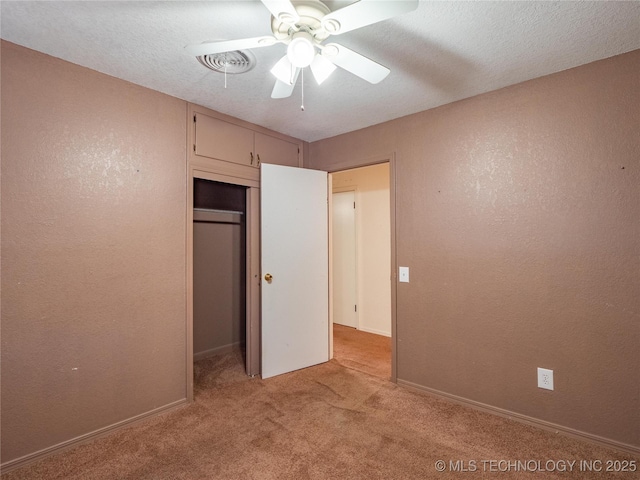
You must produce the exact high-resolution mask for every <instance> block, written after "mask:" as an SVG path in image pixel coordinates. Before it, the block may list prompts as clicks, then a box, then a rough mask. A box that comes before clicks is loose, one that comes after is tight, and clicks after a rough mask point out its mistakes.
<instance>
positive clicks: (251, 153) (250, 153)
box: [249, 152, 253, 165]
mask: <svg viewBox="0 0 640 480" xmlns="http://www.w3.org/2000/svg"><path fill="white" fill-rule="evenodd" d="M249 155H251V165H253V152H249Z"/></svg>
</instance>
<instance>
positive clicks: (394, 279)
mask: <svg viewBox="0 0 640 480" xmlns="http://www.w3.org/2000/svg"><path fill="white" fill-rule="evenodd" d="M381 163H388V164H389V202H390V205H389V217H390V219H389V221H390V223H391V225H390V232H391V255H390V256H391V277H390V279H389V281H390V282H391V381H392V382H393V383H397V377H398V375H397V370H398V367H397V364H398V349H397V295H398V259H397V243H396V155H395V152H392V153H387V154H383V155H377V156H375V157H368V158H364V159H356V160H353V161H351V160H349V161H343V162H339V163H334V164H332V165H327V166H326V167H325V166H323V168H325V169H326V170H327V171H328V172H329V174H332V173H337V172H342V171H344V170H353V169H354V168H362V167H370V166H372V165H379V164H381ZM329 177H330V178H331V175H329ZM330 212H331V210H330ZM329 224H331V221H330V222H329ZM329 278H330V279H331V277H329ZM332 287H333V286H332ZM330 325H331V328H330V330H331V333H332V336H333V323H331V324H330ZM332 347H333V342H332ZM332 357H333V355H332Z"/></svg>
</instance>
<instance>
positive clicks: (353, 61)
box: [322, 43, 391, 83]
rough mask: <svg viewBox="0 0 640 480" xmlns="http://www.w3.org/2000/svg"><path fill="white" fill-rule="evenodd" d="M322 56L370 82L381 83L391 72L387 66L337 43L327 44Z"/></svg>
mask: <svg viewBox="0 0 640 480" xmlns="http://www.w3.org/2000/svg"><path fill="white" fill-rule="evenodd" d="M322 56H323V57H325V58H326V59H328V60H330V61H331V62H332V63H334V64H336V65H337V66H339V67H340V68H343V69H345V70H346V71H347V72H351V73H353V74H354V75H357V76H358V77H360V78H362V79H364V80H366V81H367V82H369V83H379V82H381V81H382V80H384V79H385V77H386V76H387V75H389V73H390V72H391V70H389V69H388V68H387V67H385V66H383V65H380V64H379V63H377V62H374V61H373V60H370V59H368V58H367V57H364V56H362V55H360V54H359V53H356V52H354V51H353V50H350V49H348V48H347V47H343V46H342V45H338V44H337V43H329V44H328V45H325V46H324V47H323V49H322Z"/></svg>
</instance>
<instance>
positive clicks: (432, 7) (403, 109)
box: [0, 0, 640, 141]
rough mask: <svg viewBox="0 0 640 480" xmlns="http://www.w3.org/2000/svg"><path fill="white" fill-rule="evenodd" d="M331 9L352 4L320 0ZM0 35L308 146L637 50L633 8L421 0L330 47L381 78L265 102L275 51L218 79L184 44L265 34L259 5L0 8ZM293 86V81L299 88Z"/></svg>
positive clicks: (308, 80) (638, 11)
mask: <svg viewBox="0 0 640 480" xmlns="http://www.w3.org/2000/svg"><path fill="white" fill-rule="evenodd" d="M324 3H325V4H326V5H327V6H328V7H329V8H330V9H332V10H335V9H337V8H340V7H343V6H345V5H348V4H350V3H352V1H326V2H324ZM0 6H1V11H0V14H1V29H0V36H1V37H2V38H3V39H5V40H8V41H10V42H13V43H17V44H20V45H23V46H26V47H29V48H32V49H34V50H38V51H41V52H44V53H47V54H50V55H53V56H55V57H59V58H62V59H65V60H68V61H70V62H73V63H76V64H79V65H83V66H86V67H89V68H91V69H94V70H98V71H100V72H104V73H106V74H109V75H112V76H115V77H118V78H122V79H124V80H128V81H130V82H133V83H137V84H139V85H143V86H146V87H149V88H152V89H154V90H158V91H161V92H164V93H167V94H169V95H173V96H176V97H179V98H182V99H184V100H188V101H190V102H194V103H197V104H199V105H203V106H206V107H209V108H212V109H214V110H217V111H220V112H223V113H226V114H229V115H232V116H234V117H238V118H241V119H243V120H246V121H249V122H252V123H256V124H258V125H262V126H265V127H267V128H271V129H273V130H276V131H279V132H282V133H286V134H289V135H292V136H294V137H297V138H300V139H303V140H307V141H314V140H319V139H322V138H326V137H330V136H334V135H337V134H340V133H345V132H348V131H352V130H356V129H359V128H363V127H366V126H368V125H372V124H376V123H380V122H383V121H386V120H390V119H393V118H397V117H401V116H404V115H408V114H411V113H415V112H418V111H421V110H426V109H429V108H433V107H436V106H439V105H443V104H446V103H450V102H453V101H456V100H460V99H463V98H467V97H470V96H473V95H477V94H479V93H483V92H488V91H491V90H496V89H498V88H501V87H505V86H507V85H512V84H515V83H519V82H522V81H525V80H529V79H532V78H536V77H539V76H542V75H547V74H550V73H553V72H557V71H560V70H565V69H567V68H571V67H575V66H578V65H582V64H585V63H589V62H592V61H595V60H599V59H602V58H606V57H610V56H613V55H617V54H620V53H624V52H627V51H631V50H635V49H638V48H640V2H584V1H581V2H565V1H562V2H555V1H543V2H474V1H472V2H431V1H421V2H420V6H419V7H418V9H417V10H415V11H414V12H411V13H408V14H405V15H402V16H400V17H396V18H394V19H391V20H387V21H384V22H381V23H378V24H376V25H372V26H368V27H365V28H362V29H359V30H355V31H352V32H348V33H345V34H344V35H341V36H339V37H331V40H332V41H337V42H339V43H341V44H343V45H345V46H346V47H349V48H351V49H353V50H356V51H357V52H359V53H361V54H363V55H365V56H367V57H369V58H371V59H373V60H375V61H377V62H379V63H382V64H383V65H385V66H387V67H389V68H390V69H391V74H390V75H389V76H388V77H387V78H386V79H385V80H383V81H382V82H381V83H379V84H377V85H371V84H369V83H367V82H365V81H364V80H361V79H360V78H358V77H355V76H354V75H351V74H350V73H348V72H346V71H344V70H341V69H338V70H337V71H336V72H335V73H334V74H333V75H332V76H331V77H330V78H329V79H328V80H327V81H326V82H325V83H323V84H322V86H317V85H316V84H315V81H314V80H313V78H312V76H311V75H306V76H305V77H304V82H305V83H304V95H305V98H304V104H305V111H304V112H303V111H301V109H300V104H301V88H300V85H298V86H296V89H295V90H294V92H293V95H292V96H291V97H290V98H288V99H279V100H274V99H271V98H270V95H271V90H272V88H273V84H274V77H273V76H272V75H271V74H270V72H269V70H270V69H271V67H272V66H273V65H274V64H275V63H276V61H277V60H278V59H279V58H280V57H281V56H282V55H284V53H285V49H286V47H285V46H284V45H281V44H277V45H274V46H272V47H267V48H260V49H256V50H254V51H253V53H254V54H255V57H256V61H257V65H256V67H255V68H254V69H253V70H251V71H249V72H248V73H244V74H241V75H233V76H228V78H227V88H225V87H224V75H222V74H220V73H216V72H212V71H210V70H207V69H206V68H205V67H203V66H202V65H200V63H198V61H197V60H196V59H195V58H194V57H190V56H189V55H187V54H186V53H185V52H184V50H183V47H184V46H185V45H187V44H192V43H200V42H203V41H207V40H223V39H237V38H246V37H255V36H261V35H269V34H270V33H271V30H270V14H269V12H268V10H267V9H266V8H265V7H264V5H262V3H260V2H259V1H257V0H256V1H238V0H236V1H213V2H211V1H209V2H207V1H196V2H185V1H169V2H155V1H142V2H129V1H112V2H100V1H80V2H72V1H48V2H31V1H16V2H12V1H5V0H3V1H2V2H1V4H0ZM298 82H300V78H299V79H298Z"/></svg>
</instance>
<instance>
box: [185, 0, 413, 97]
mask: <svg viewBox="0 0 640 480" xmlns="http://www.w3.org/2000/svg"><path fill="white" fill-rule="evenodd" d="M261 1H262V3H263V4H264V5H265V7H267V9H268V10H269V11H270V12H271V14H272V17H271V31H272V32H273V35H269V36H262V37H253V38H245V39H241V40H225V41H219V42H205V43H199V44H194V45H188V46H186V47H185V49H186V51H187V52H188V53H189V54H191V55H195V56H196V57H200V56H204V55H213V54H218V53H225V52H232V51H235V50H242V49H252V48H260V47H269V46H271V45H274V44H276V43H284V44H285V45H287V54H286V55H285V56H284V57H282V58H281V59H280V60H279V61H278V62H277V63H276V64H275V66H274V67H273V68H272V69H271V73H272V74H273V75H274V76H275V77H276V83H275V86H274V87H273V91H272V93H271V97H272V98H286V97H289V96H291V93H292V92H293V89H294V87H295V84H296V81H297V79H298V75H299V74H300V72H301V71H302V69H303V68H305V67H310V68H311V72H312V73H313V76H314V78H315V79H316V82H317V83H318V84H321V83H322V82H324V81H325V80H326V79H327V78H328V77H329V76H330V75H331V73H333V71H334V70H335V69H336V66H338V67H340V68H343V69H344V70H346V71H348V72H351V73H353V74H354V75H357V76H358V77H360V78H362V79H364V80H366V81H368V82H370V83H373V84H375V83H378V82H380V81H382V80H383V79H384V78H385V77H386V76H387V75H388V74H389V72H390V70H389V69H388V68H387V67H385V66H383V65H380V64H379V63H377V62H374V61H373V60H370V59H369V58H367V57H364V56H363V55H360V54H359V53H356V52H354V51H353V50H350V49H349V48H347V47H345V46H343V45H340V44H338V43H328V44H324V43H323V42H324V41H325V40H326V39H327V38H329V36H331V35H340V34H343V33H346V32H350V31H351V30H355V29H357V28H361V27H365V26H367V25H371V24H373V23H377V22H380V21H382V20H387V19H389V18H392V17H395V16H397V15H400V14H403V13H407V12H410V11H412V10H415V9H416V8H417V7H418V0H388V1H381V0H360V1H358V2H355V3H352V4H350V5H347V6H346V7H343V8H340V9H338V10H336V11H334V12H332V11H331V10H329V8H328V7H327V6H326V5H325V4H324V3H322V2H321V1H320V0H293V1H289V0H261Z"/></svg>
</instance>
